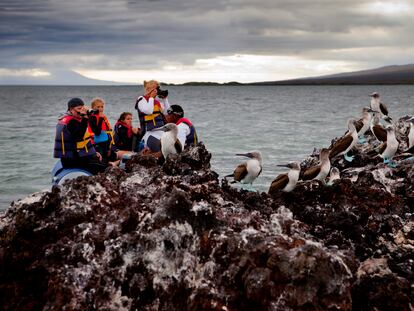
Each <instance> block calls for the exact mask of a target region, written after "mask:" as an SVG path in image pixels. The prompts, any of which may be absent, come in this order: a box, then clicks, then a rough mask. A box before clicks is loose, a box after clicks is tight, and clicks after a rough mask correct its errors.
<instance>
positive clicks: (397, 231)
mask: <svg viewBox="0 0 414 311" xmlns="http://www.w3.org/2000/svg"><path fill="white" fill-rule="evenodd" d="M370 139H372V138H370ZM372 145H373V142H372V141H369V142H368V143H367V144H366V145H364V146H362V147H361V146H358V147H357V148H358V149H357V154H358V155H359V156H358V157H359V158H358V157H356V158H355V162H352V163H351V164H348V163H343V160H341V159H336V160H335V161H336V162H334V165H335V166H337V167H339V168H340V170H341V176H342V178H341V179H339V180H337V181H335V182H334V184H333V185H332V186H326V185H323V184H322V183H320V182H316V181H309V182H300V183H299V184H298V186H297V187H296V189H295V190H294V191H292V192H291V193H282V192H281V193H279V194H277V195H275V196H273V197H271V196H269V195H267V194H266V193H258V192H249V191H245V190H239V189H236V188H233V187H231V186H230V185H229V184H227V182H226V181H225V180H223V181H221V182H220V181H219V179H218V175H217V173H215V172H214V171H212V170H211V169H210V158H211V154H210V153H209V152H208V151H207V150H206V148H205V147H204V145H203V144H202V143H199V144H198V145H197V146H195V147H193V148H190V149H187V150H185V151H184V152H183V153H182V154H180V155H176V156H169V157H168V158H167V159H166V161H165V162H164V164H162V165H160V164H159V163H157V161H156V160H154V159H153V158H151V157H148V156H135V157H133V158H132V159H131V160H130V162H129V163H127V165H126V171H123V170H120V169H118V168H110V169H108V170H107V171H106V172H105V173H102V174H99V175H97V176H93V177H78V178H77V179H74V180H70V181H67V182H66V183H65V184H64V185H63V186H60V187H55V188H53V189H52V190H51V191H46V192H39V193H35V194H33V195H31V196H29V197H27V198H26V199H23V200H20V201H17V202H14V203H12V205H11V206H10V207H9V209H7V210H6V211H5V212H4V213H3V214H1V216H0V267H1V268H0V305H1V306H2V310H375V309H376V310H410V308H411V309H412V307H413V305H414V304H413V301H414V299H413V297H414V295H413V291H414V288H413V286H412V284H413V281H414V274H413V268H414V263H413V259H414V234H413V227H414V222H413V202H414V201H413V198H414V194H413V179H414V172H413V165H412V163H411V164H410V163H409V162H406V163H405V162H404V163H403V162H401V163H400V164H399V165H398V167H397V168H395V169H394V168H389V167H386V166H384V165H383V164H382V163H377V162H376V161H373V160H372V159H368V157H365V156H364V154H365V151H364V150H365V149H364V148H369V146H372ZM313 158H316V157H315V156H311V157H310V158H309V159H306V160H305V161H304V162H303V163H302V166H306V165H310V164H311V163H312V161H313Z"/></svg>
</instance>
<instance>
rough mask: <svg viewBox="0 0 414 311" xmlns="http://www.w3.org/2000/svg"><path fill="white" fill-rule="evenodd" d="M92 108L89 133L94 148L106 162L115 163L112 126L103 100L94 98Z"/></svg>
mask: <svg viewBox="0 0 414 311" xmlns="http://www.w3.org/2000/svg"><path fill="white" fill-rule="evenodd" d="M91 107H92V109H91V110H90V116H89V126H88V131H89V132H90V133H91V134H92V135H93V142H94V147H95V149H96V151H97V152H99V153H100V154H101V155H102V158H103V161H104V162H109V161H115V160H116V153H115V152H114V150H113V148H112V147H113V145H114V137H113V132H112V129H111V124H110V123H109V121H108V118H107V117H106V116H105V114H104V109H105V102H104V100H103V99H101V98H94V99H93V100H92V102H91Z"/></svg>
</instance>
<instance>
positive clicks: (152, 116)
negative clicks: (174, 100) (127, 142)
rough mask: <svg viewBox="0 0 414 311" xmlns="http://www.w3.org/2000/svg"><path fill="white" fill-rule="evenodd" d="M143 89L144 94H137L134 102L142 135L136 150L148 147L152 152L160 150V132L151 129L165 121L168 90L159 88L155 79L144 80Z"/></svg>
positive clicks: (163, 123) (168, 105) (167, 106)
mask: <svg viewBox="0 0 414 311" xmlns="http://www.w3.org/2000/svg"><path fill="white" fill-rule="evenodd" d="M144 90H145V95H144V96H139V97H138V99H137V101H136V103H135V109H136V110H137V111H138V117H139V121H140V125H141V126H140V127H141V135H143V136H142V140H141V142H140V144H139V147H138V151H142V150H143V149H144V148H148V149H150V150H151V151H152V152H158V151H160V150H161V144H160V139H161V135H162V132H159V131H153V130H154V129H155V128H159V127H161V126H163V125H165V123H166V121H165V113H166V111H167V110H168V108H169V107H170V103H169V102H168V98H167V97H168V91H167V90H161V89H160V85H159V83H158V81H155V80H150V81H144ZM157 95H158V97H157Z"/></svg>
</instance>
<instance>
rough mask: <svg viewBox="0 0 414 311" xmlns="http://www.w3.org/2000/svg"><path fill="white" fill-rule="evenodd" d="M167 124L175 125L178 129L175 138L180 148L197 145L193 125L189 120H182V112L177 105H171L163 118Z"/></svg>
mask: <svg viewBox="0 0 414 311" xmlns="http://www.w3.org/2000/svg"><path fill="white" fill-rule="evenodd" d="M165 119H166V120H167V123H175V124H176V125H177V128H178V135H177V138H178V139H179V141H180V143H181V146H183V147H186V146H193V145H195V144H197V142H198V138H197V132H196V130H195V127H194V125H193V124H192V123H191V121H190V120H188V119H187V118H184V110H183V108H182V107H181V106H179V105H171V106H170V108H169V109H168V110H167V115H166V116H165Z"/></svg>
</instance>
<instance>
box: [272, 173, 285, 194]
mask: <svg viewBox="0 0 414 311" xmlns="http://www.w3.org/2000/svg"><path fill="white" fill-rule="evenodd" d="M288 183H289V177H288V174H287V173H285V174H280V175H278V176H277V177H276V178H275V179H274V180H273V181H272V183H271V184H270V187H269V193H270V194H271V193H274V192H276V191H278V190H282V189H283V188H285V187H286V185H287V184H288Z"/></svg>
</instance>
